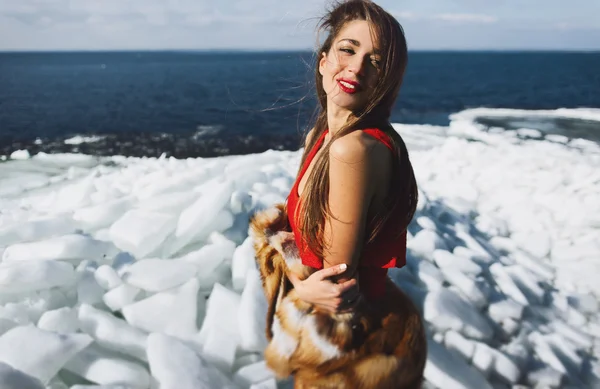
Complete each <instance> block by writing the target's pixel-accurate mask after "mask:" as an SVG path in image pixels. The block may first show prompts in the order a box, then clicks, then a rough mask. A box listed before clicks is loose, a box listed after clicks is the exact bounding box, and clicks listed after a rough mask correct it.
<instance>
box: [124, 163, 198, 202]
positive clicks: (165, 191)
mask: <svg viewBox="0 0 600 389" xmlns="http://www.w3.org/2000/svg"><path fill="white" fill-rule="evenodd" d="M165 173H166V172H165V171H163V170H158V171H157V172H156V174H158V175H160V176H163V177H160V178H159V179H157V177H156V176H155V177H152V176H147V177H145V178H146V179H145V180H140V181H139V182H136V184H137V185H136V187H135V189H134V192H135V194H136V196H138V198H139V199H140V200H146V199H151V198H157V197H160V198H163V197H164V198H166V197H168V196H173V195H174V194H178V193H181V192H183V193H190V192H192V191H191V190H190V189H191V187H192V186H193V185H198V184H199V183H202V182H204V181H205V180H206V179H207V178H209V173H210V171H209V170H208V169H206V167H205V166H200V167H194V168H193V169H191V170H188V171H185V170H184V171H183V172H181V171H178V172H177V174H175V175H173V176H171V177H164V174H165ZM192 193H193V192H192ZM197 196H198V195H197V194H196V197H197ZM142 203H145V201H142Z"/></svg>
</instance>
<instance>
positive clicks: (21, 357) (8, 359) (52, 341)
mask: <svg viewBox="0 0 600 389" xmlns="http://www.w3.org/2000/svg"><path fill="white" fill-rule="evenodd" d="M90 343H92V338H91V337H89V336H88V335H85V334H69V335H64V334H57V333H54V332H48V331H44V330H41V329H39V328H37V327H35V326H33V325H26V326H20V327H15V328H13V329H11V330H9V331H8V332H7V333H5V334H4V335H2V337H0V362H4V363H6V364H8V365H10V366H12V367H13V368H15V369H17V370H21V371H22V372H23V373H25V374H28V375H30V376H32V377H35V378H37V379H39V380H40V381H42V383H47V382H48V381H50V379H51V378H52V377H54V375H56V373H58V371H59V370H60V369H61V368H62V367H63V366H64V364H65V363H66V362H67V361H68V360H69V359H71V358H72V357H73V356H74V355H76V354H77V353H79V352H80V351H81V350H83V349H84V348H85V347H87V346H88V345H89V344H90Z"/></svg>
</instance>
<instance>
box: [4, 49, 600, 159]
mask: <svg viewBox="0 0 600 389" xmlns="http://www.w3.org/2000/svg"><path fill="white" fill-rule="evenodd" d="M313 62H314V57H313V54H312V53H310V52H256V53H253V52H57V53H0V155H9V154H10V153H11V152H12V151H14V150H18V149H28V150H29V151H30V153H36V152H39V151H45V152H82V153H89V154H96V155H114V154H119V155H130V156H158V155H161V154H163V153H166V154H167V155H172V156H176V157H181V158H184V157H196V156H204V157H209V156H218V155H228V154H245V153H253V152H261V151H264V150H267V149H288V150H295V149H297V148H298V147H299V140H300V136H301V133H302V132H303V131H305V129H306V127H307V126H308V125H309V124H310V122H311V119H312V118H313V116H314V114H315V99H314V84H313V77H314V76H313V71H312V67H313ZM598 69H600V53H567V52H411V53H410V54H409V65H408V69H407V73H406V77H405V82H404V85H403V87H402V90H401V93H400V97H399V99H398V102H397V104H396V107H395V109H394V112H393V115H392V122H395V123H407V124H434V125H448V122H449V115H451V114H453V113H456V112H460V111H462V110H465V109H468V108H478V107H487V108H516V109H523V110H542V109H543V110H555V109H559V108H581V107H588V108H598V107H600V92H599V91H600V71H599V70H598ZM480 122H481V123H483V124H485V125H489V126H490V127H501V128H505V129H507V130H510V129H511V128H518V127H522V126H524V125H526V126H527V128H534V129H538V130H541V131H544V132H551V133H558V134H563V135H567V136H569V137H583V138H587V139H592V140H595V141H598V140H600V128H599V123H600V122H598V121H589V120H585V119H584V118H582V119H578V118H568V119H564V118H563V119H557V118H554V117H548V118H543V117H541V118H540V117H539V116H537V117H535V118H534V119H532V120H525V122H526V123H523V119H522V118H521V120H520V121H519V122H514V121H511V119H510V118H498V117H494V118H485V117H483V118H480ZM77 135H79V136H85V137H91V136H95V138H93V139H94V140H95V141H94V142H83V143H82V142H73V141H72V139H73V137H74V136H77ZM65 141H67V142H65Z"/></svg>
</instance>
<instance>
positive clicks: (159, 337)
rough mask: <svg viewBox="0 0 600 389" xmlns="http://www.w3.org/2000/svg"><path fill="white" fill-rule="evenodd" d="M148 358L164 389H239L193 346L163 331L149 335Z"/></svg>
mask: <svg viewBox="0 0 600 389" xmlns="http://www.w3.org/2000/svg"><path fill="white" fill-rule="evenodd" d="M148 361H149V363H150V371H151V372H152V376H153V377H154V378H156V380H157V381H158V383H159V385H160V388H161V389H213V388H222V389H237V387H236V386H235V385H234V384H233V383H232V382H231V381H230V380H229V379H228V378H227V377H226V376H225V375H224V374H223V373H221V372H219V371H218V370H217V369H215V368H214V367H212V366H210V365H208V364H207V363H206V362H205V361H204V360H203V359H202V358H201V357H200V356H199V355H198V354H197V353H195V352H194V351H193V350H192V349H191V348H189V347H187V346H186V345H185V344H183V343H182V342H180V341H179V340H177V339H175V338H171V337H169V336H167V335H164V334H158V333H155V334H151V335H150V336H149V337H148Z"/></svg>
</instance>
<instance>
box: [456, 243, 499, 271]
mask: <svg viewBox="0 0 600 389" xmlns="http://www.w3.org/2000/svg"><path fill="white" fill-rule="evenodd" d="M463 236H469V237H470V235H463ZM470 239H473V238H472V237H470ZM479 247H480V248H481V249H480V250H478V251H475V250H472V249H469V248H466V247H463V246H456V247H455V248H454V250H452V254H454V255H455V256H457V257H461V258H466V259H469V260H471V261H473V262H475V263H477V264H479V265H483V266H487V265H489V264H491V263H492V262H494V258H492V256H491V255H490V254H489V253H488V252H487V251H485V250H484V249H483V248H482V247H481V246H479Z"/></svg>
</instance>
